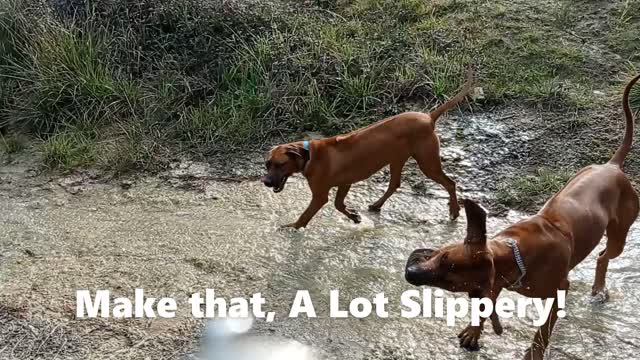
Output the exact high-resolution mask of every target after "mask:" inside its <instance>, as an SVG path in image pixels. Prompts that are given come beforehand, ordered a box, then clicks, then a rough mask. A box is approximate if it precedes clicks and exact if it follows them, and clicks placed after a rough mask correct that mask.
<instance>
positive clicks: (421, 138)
mask: <svg viewBox="0 0 640 360" xmlns="http://www.w3.org/2000/svg"><path fill="white" fill-rule="evenodd" d="M472 85H473V72H472V70H471V68H469V71H468V74H467V80H466V83H465V84H464V87H463V88H462V90H461V91H460V92H459V93H458V94H457V95H456V96H454V97H453V98H451V99H450V100H449V101H447V102H445V103H444V104H442V105H441V106H440V107H438V108H437V109H435V110H434V111H432V112H431V113H419V112H406V113H402V114H399V115H395V116H392V117H389V118H387V119H384V120H381V121H379V122H377V123H375V124H372V125H370V126H367V127H365V128H362V129H358V130H355V131H352V132H350V133H348V134H344V135H338V136H334V137H330V138H325V139H319V140H312V141H298V142H293V143H289V144H282V145H277V146H275V147H274V148H273V149H271V151H270V152H269V155H268V157H267V160H266V167H267V172H268V174H267V175H266V176H264V177H263V178H262V182H263V183H264V185H266V186H267V187H270V188H273V191H274V192H276V193H277V192H280V191H282V189H284V186H285V184H286V182H287V179H288V178H289V176H291V175H293V174H294V173H298V172H300V173H302V174H303V175H304V176H305V177H306V178H307V181H308V183H309V187H310V188H311V193H312V198H311V203H310V204H309V206H308V207H307V209H306V210H305V211H304V213H303V214H302V215H301V216H300V218H299V219H298V221H296V222H295V223H292V224H289V225H286V226H287V227H294V228H296V229H298V228H301V227H305V226H306V225H307V224H308V223H309V221H310V220H311V218H313V216H314V215H315V214H316V213H317V212H318V211H319V210H320V209H321V208H322V207H323V206H324V205H325V204H326V203H327V202H328V201H329V191H330V190H331V188H333V187H336V186H337V187H338V192H337V193H336V198H335V206H336V209H337V210H338V211H340V212H341V213H343V214H345V215H346V216H347V217H348V218H349V219H351V220H352V221H353V222H355V223H359V222H360V216H359V215H358V213H357V212H356V211H354V210H351V209H348V208H347V206H346V205H345V203H344V199H345V197H346V196H347V193H348V192H349V189H350V188H351V184H353V183H356V182H358V181H361V180H364V179H367V178H368V177H370V176H371V175H373V174H374V173H375V172H377V171H379V170H380V169H382V168H383V167H385V166H387V165H389V168H390V172H391V179H390V181H389V187H388V188H387V191H386V192H385V193H384V195H382V197H381V198H380V199H378V201H376V202H374V203H373V204H371V205H370V206H369V210H371V211H379V210H380V208H381V207H382V205H384V203H385V201H387V199H388V198H389V197H390V196H391V195H393V193H394V192H395V191H396V190H397V189H398V187H400V177H401V173H402V168H403V166H404V164H405V163H406V162H407V160H408V159H409V158H410V157H412V158H414V159H415V160H416V161H417V163H418V165H419V166H420V170H422V172H423V173H424V174H425V175H426V176H427V177H428V178H430V179H432V180H433V181H435V182H437V183H438V184H440V185H442V186H444V188H445V189H446V190H447V192H448V193H449V214H450V217H451V219H455V218H457V217H458V214H459V212H460V206H459V205H458V200H457V198H456V183H455V182H454V181H453V180H451V179H450V178H449V177H448V176H447V175H446V174H445V173H444V172H443V171H442V164H441V162H440V141H439V140H438V136H437V135H436V133H435V125H436V120H438V118H439V117H440V116H441V115H442V114H443V113H445V112H446V111H447V110H449V109H451V108H452V107H454V106H455V105H456V104H458V103H459V102H460V101H462V100H463V99H464V97H465V96H466V95H467V94H468V93H469V91H470V90H471V87H472Z"/></svg>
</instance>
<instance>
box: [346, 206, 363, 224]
mask: <svg viewBox="0 0 640 360" xmlns="http://www.w3.org/2000/svg"><path fill="white" fill-rule="evenodd" d="M347 211H348V212H349V219H351V221H353V222H354V223H356V224H360V222H361V221H362V218H361V217H360V214H358V212H357V211H355V210H350V209H348V210H347Z"/></svg>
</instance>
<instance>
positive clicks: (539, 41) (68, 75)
mask: <svg viewBox="0 0 640 360" xmlns="http://www.w3.org/2000/svg"><path fill="white" fill-rule="evenodd" d="M77 3H78V4H81V6H80V7H79V8H77V9H67V10H73V11H67V12H66V13H59V12H57V10H56V9H53V8H51V7H50V6H51V5H49V4H50V3H49V2H41V1H39V0H7V1H4V2H2V3H1V4H0V126H2V127H10V128H13V129H14V130H15V131H19V132H24V133H27V134H30V135H34V136H35V137H38V138H41V139H42V140H43V141H42V143H43V144H44V145H43V153H44V154H45V155H46V157H45V159H46V161H47V164H48V165H49V166H51V167H61V168H69V167H74V166H99V167H102V168H104V169H106V170H113V171H115V172H126V171H128V170H129V169H140V168H142V169H151V168H156V167H157V166H163V164H165V163H166V160H164V159H167V158H168V156H167V154H172V153H174V154H175V153H180V154H185V153H188V154H191V155H192V156H194V157H208V156H210V155H213V154H219V153H225V152H229V153H233V152H234V151H237V150H238V149H246V148H247V147H257V146H260V145H261V144H264V143H266V142H269V141H280V140H281V139H282V138H283V137H284V138H295V137H296V135H297V134H300V133H303V132H307V131H316V132H321V133H324V134H327V135H332V134H336V133H339V132H345V131H348V130H351V129H354V128H356V127H360V126H364V125H367V124H369V123H371V122H372V121H374V120H377V119H380V118H382V117H385V116H388V115H391V114H394V113H397V112H400V111H404V110H407V109H421V110H428V109H430V108H432V107H434V106H436V105H437V104H438V103H440V102H442V101H444V100H446V98H447V97H449V96H451V95H452V94H453V93H454V92H455V91H456V90H457V89H458V88H459V87H460V85H461V83H462V81H463V76H464V69H465V67H466V66H467V64H469V63H474V64H475V65H476V67H477V69H478V73H477V76H478V86H482V87H483V89H484V94H485V98H486V99H485V100H484V102H483V103H481V104H478V106H480V107H482V106H486V107H487V108H488V107H493V106H495V105H504V104H509V103H518V104H525V106H531V107H545V108H552V109H555V110H559V111H576V110H581V109H589V108H592V107H596V106H601V105H602V104H603V103H609V102H610V100H611V99H609V98H606V99H600V98H597V97H594V95H593V90H594V89H605V90H606V89H618V88H619V86H620V83H619V82H618V81H617V79H619V78H620V76H618V75H619V73H620V72H621V71H624V70H625V69H626V70H628V69H629V68H630V67H633V66H634V65H635V66H637V65H638V64H639V63H640V55H639V48H638V46H640V45H638V44H639V43H640V41H637V40H638V37H637V36H638V35H637V34H638V33H639V30H640V29H639V28H638V24H639V23H640V21H638V19H639V18H638V13H639V11H638V10H639V9H638V1H634V0H616V1H613V2H611V4H609V5H608V6H607V7H606V8H604V9H601V8H600V7H599V5H598V4H597V3H596V2H589V1H586V2H580V3H578V4H575V3H574V2H570V1H568V0H563V1H561V2H557V1H551V0H535V1H524V0H516V1H506V0H498V1H475V0H434V1H423V0H402V1H392V0H354V1H333V0H329V1H317V2H312V4H307V5H302V4H300V2H291V1H286V0H275V1H271V2H255V1H249V0H245V1H237V2H225V3H224V5H222V3H221V2H214V1H212V2H201V1H197V0H161V1H158V2H146V1H125V0H97V1H92V2H83V1H80V2H77ZM576 14H584V17H585V18H586V19H587V20H588V19H591V18H594V19H598V22H597V24H598V26H599V27H598V28H597V29H591V28H586V27H585V28H583V26H584V25H583V24H586V23H589V22H588V21H582V19H581V18H578V17H577V15H576ZM598 16H600V17H603V18H604V19H601V18H598ZM34 24H37V25H38V26H33V25H34ZM585 39H587V40H588V42H589V44H590V45H594V46H596V47H597V48H598V49H600V50H599V51H586V50H585V49H586V47H585V45H584V41H585ZM610 53H615V54H620V56H622V57H623V61H620V59H619V58H615V57H611V56H609V55H608V54H610ZM602 54H604V55H602ZM611 92H613V91H611ZM637 94H638V93H637V92H634V95H633V98H634V100H633V101H634V103H637V102H638V101H639V100H637V99H638V95H637ZM579 125H580V124H575V126H579ZM571 126H573V125H571V124H569V125H567V127H568V128H571ZM274 137H275V138H277V139H278V140H270V139H273V138H274ZM90 149H93V150H91V151H90ZM85 152H86V154H84V155H82V156H81V154H83V153H85ZM91 154H93V155H91Z"/></svg>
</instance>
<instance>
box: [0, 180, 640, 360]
mask: <svg viewBox="0 0 640 360" xmlns="http://www.w3.org/2000/svg"><path fill="white" fill-rule="evenodd" d="M424 181H425V183H426V187H427V188H428V189H430V190H431V189H434V190H436V193H439V190H438V185H436V184H434V183H432V182H430V181H428V180H426V179H425V180H424ZM385 187H386V184H385V183H374V182H365V183H362V184H357V185H354V186H353V187H352V190H351V192H350V194H349V196H348V197H347V204H348V206H350V207H352V208H354V209H357V210H358V211H359V212H360V213H361V215H362V216H363V221H362V223H361V224H358V225H356V224H353V223H351V222H350V221H349V220H348V219H346V217H344V215H342V214H340V213H339V212H337V211H335V210H334V209H333V206H332V201H331V202H330V203H329V204H327V205H326V206H325V208H324V209H323V210H322V211H321V212H320V213H319V214H318V215H317V216H316V217H315V218H314V219H313V220H312V221H311V223H310V224H309V226H308V228H307V229H304V230H301V231H293V230H284V231H283V230H280V229H279V228H278V227H279V225H282V224H285V223H289V222H292V221H294V220H295V219H296V218H297V217H298V215H299V214H300V213H301V212H302V211H303V210H304V208H305V207H306V205H307V203H308V201H309V200H310V193H309V190H308V189H307V185H306V183H305V182H304V180H303V179H302V178H299V177H295V178H292V179H290V180H289V184H288V185H287V187H286V188H285V190H284V191H283V192H282V193H280V194H274V193H272V192H271V191H270V190H269V189H266V188H264V187H262V186H261V185H260V184H258V183H257V182H247V183H241V184H228V183H208V184H205V185H203V191H202V192H193V191H182V190H176V189H173V188H170V187H168V186H166V185H163V184H160V183H158V182H156V181H154V180H148V181H147V182H144V183H141V184H137V185H136V186H134V187H133V188H132V189H131V190H128V191H124V190H121V189H119V188H116V187H113V186H109V185H100V186H94V187H91V188H89V189H87V190H85V191H84V192H83V193H81V194H79V195H69V194H67V193H64V192H62V193H60V192H59V191H44V190H43V191H40V192H34V193H31V194H28V195H24V196H22V197H19V198H11V199H9V198H8V197H7V196H2V197H0V204H2V205H1V206H2V210H3V211H1V212H0V223H1V224H2V228H3V229H5V231H4V232H3V233H2V234H0V251H1V252H0V253H1V254H2V255H3V258H2V259H3V265H2V276H1V278H2V283H1V285H0V290H1V291H0V292H1V293H2V294H3V295H2V297H0V300H2V301H3V302H7V301H16V302H20V301H24V300H25V299H27V298H28V299H29V300H28V301H29V303H30V304H31V306H32V308H33V309H34V310H33V311H34V312H37V311H38V310H37V309H38V308H43V309H48V310H46V311H45V313H47V312H51V311H52V310H51V309H58V308H62V307H63V304H68V303H72V302H73V301H74V299H75V298H74V296H75V290H76V289H79V288H89V289H110V290H112V291H113V292H114V293H117V294H124V295H127V294H131V293H132V291H133V289H134V288H135V287H142V288H144V289H145V291H146V292H148V293H149V294H153V295H155V296H173V297H175V298H178V299H180V300H179V302H180V303H181V304H182V305H181V307H183V306H184V304H185V300H186V298H187V297H188V295H189V294H191V293H193V292H198V291H203V289H204V288H207V287H210V288H216V289H218V290H219V292H220V293H221V295H232V296H240V295H245V296H250V295H251V294H253V293H255V292H262V293H263V295H264V296H265V298H266V299H267V305H266V307H267V308H268V310H271V311H275V312H276V313H277V317H276V320H275V321H274V322H272V323H266V322H264V321H258V322H257V324H256V327H255V329H254V330H253V331H254V334H257V335H261V336H278V337H284V338H289V339H294V340H296V341H299V342H301V343H303V344H307V345H309V346H311V347H312V348H313V349H315V350H317V351H318V353H319V354H320V355H321V356H322V357H323V358H328V359H329V358H335V359H449V358H452V357H453V358H463V359H466V358H469V359H471V358H474V359H475V358H478V357H479V358H491V359H513V358H519V357H520V356H522V354H523V352H524V350H525V349H526V347H527V346H528V345H529V342H530V341H531V338H532V337H533V334H534V330H535V329H534V328H533V327H532V326H530V325H527V324H526V323H525V322H524V321H522V320H516V319H505V320H503V325H504V327H505V332H504V334H503V335H502V336H501V337H499V336H496V335H495V334H493V332H492V329H491V326H490V325H489V324H487V325H486V331H485V334H484V335H483V338H482V344H483V347H482V348H481V350H480V351H479V352H478V353H469V352H466V351H465V350H462V349H460V348H459V347H458V342H457V337H456V336H457V334H458V332H459V331H460V330H461V329H462V328H463V327H464V326H466V321H464V322H463V321H459V322H458V323H457V324H456V326H454V327H448V326H447V325H446V323H445V320H444V319H404V318H401V317H400V316H399V310H400V305H399V303H400V301H399V300H400V295H401V294H402V292H404V291H405V290H409V289H412V288H413V287H412V286H411V285H409V284H408V283H406V282H405V280H404V277H403V267H404V264H405V261H406V257H407V256H408V254H409V253H410V252H411V251H412V250H413V249H415V248H417V247H421V246H423V245H424V244H427V245H431V246H440V245H443V244H445V243H450V242H454V241H461V239H462V238H463V236H464V230H465V220H464V217H461V218H460V219H459V220H458V221H456V222H450V221H449V219H448V210H447V209H448V207H447V203H446V202H447V199H446V198H445V197H444V196H435V197H433V196H428V197H427V196H424V195H418V194H416V193H415V192H414V191H412V190H410V189H407V187H406V186H405V187H403V188H402V190H401V191H399V192H398V193H396V194H395V195H394V196H393V197H392V198H391V199H390V200H389V201H388V203H387V204H386V205H385V208H383V210H382V212H381V213H379V214H374V213H369V212H367V211H366V209H367V205H368V204H369V203H371V202H373V201H374V200H376V199H377V198H378V197H379V196H380V195H382V193H383V192H384V189H385ZM522 216H524V215H523V214H519V213H516V212H511V213H509V214H508V216H507V217H506V218H505V217H501V218H491V219H490V221H489V232H490V233H495V232H497V231H498V230H499V229H501V228H503V227H504V226H506V225H507V224H509V223H511V222H514V221H516V220H517V219H520V218H521V217H522ZM639 238H640V231H639V230H638V228H637V226H635V227H634V228H633V231H632V233H631V236H630V239H629V240H628V241H627V247H626V249H625V252H624V253H623V254H622V255H621V256H620V257H619V258H618V259H615V260H614V261H612V262H611V264H610V266H609V273H608V286H609V289H610V292H611V300H610V301H609V302H607V303H605V304H592V303H591V302H590V287H591V283H592V280H593V274H594V267H595V254H596V253H597V251H598V250H599V249H600V248H601V247H602V246H601V247H599V248H598V249H597V250H596V251H594V253H593V254H592V256H590V257H589V258H588V259H587V260H585V261H584V262H583V263H582V264H581V265H580V266H579V267H578V268H577V269H576V270H575V271H574V272H573V273H572V275H571V281H572V284H571V291H570V293H569V296H568V299H567V310H568V313H569V316H568V317H567V318H565V319H561V320H560V321H559V322H558V325H557V327H556V331H555V333H554V336H553V337H552V346H551V354H552V355H553V358H556V359H558V358H559V359H563V358H570V359H573V358H588V357H596V356H598V357H602V358H623V357H631V356H633V355H634V354H635V353H636V352H637V350H638V346H639V345H640V335H638V334H637V332H635V331H632V330H633V329H636V328H637V326H638V323H639V322H640V316H638V313H637V306H638V305H639V304H640V288H639V287H638V284H639V283H640V269H639V267H638V265H637V263H635V261H634V259H637V258H638V257H639V255H640V245H638V243H639V241H638V240H639ZM25 254H32V255H25ZM300 289H305V290H309V292H310V294H311V297H312V299H313V300H314V305H315V308H316V310H317V312H318V318H316V319H288V318H287V314H288V311H289V309H290V305H291V302H292V300H293V297H294V296H295V293H296V291H297V290H300ZM333 289H339V290H340V292H341V299H343V302H341V305H342V307H343V308H344V307H346V306H347V305H348V304H347V303H346V299H353V298H356V297H367V298H369V299H371V298H373V296H374V295H375V294H377V293H378V292H385V295H386V296H387V297H388V298H389V300H390V304H389V305H388V310H389V311H390V314H391V317H390V318H388V319H378V318H376V317H375V316H371V317H369V318H366V319H361V320H360V319H329V318H328V309H329V292H330V291H331V290H333ZM503 293H504V295H503V296H510V297H514V296H517V295H515V294H514V293H510V292H507V291H505V292H503ZM448 295H449V296H463V295H459V294H456V295H454V294H448ZM53 311H55V310H53ZM55 316H60V315H59V314H58V315H55ZM186 318H188V315H187V314H186V313H182V314H181V317H180V318H179V319H175V320H172V321H175V322H180V321H185V320H184V319H186ZM131 324H132V323H130V325H129V326H137V325H136V323H135V322H133V325H131ZM140 328H143V329H144V326H140ZM142 331H147V330H142ZM196 336H197V335H196V334H193V337H194V338H195V337H196ZM99 348H100V345H98V349H99ZM96 351H99V350H96ZM137 351H140V354H141V355H142V354H144V353H145V351H151V349H149V350H145V348H144V347H142V348H141V349H137Z"/></svg>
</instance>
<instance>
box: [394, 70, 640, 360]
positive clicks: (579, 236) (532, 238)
mask: <svg viewBox="0 0 640 360" xmlns="http://www.w3.org/2000/svg"><path fill="white" fill-rule="evenodd" d="M638 79H640V75H638V76H636V77H635V78H633V79H632V80H631V81H630V82H629V84H628V85H627V86H626V88H625V90H624V94H623V96H622V106H623V109H624V115H625V118H626V130H625V134H624V139H623V141H622V145H621V146H620V147H619V148H618V150H617V151H616V152H615V154H614V155H613V157H612V158H611V160H609V162H608V163H606V164H603V165H590V166H587V167H586V168H584V169H582V170H580V171H579V172H578V173H577V174H576V175H575V176H574V177H573V178H572V179H571V180H569V182H568V183H567V184H566V185H565V186H564V188H563V189H562V190H560V191H559V192H558V193H557V194H555V195H554V196H553V197H552V198H551V199H550V200H549V201H548V202H547V203H546V204H545V206H544V207H543V208H542V210H540V212H538V213H537V214H536V215H534V216H532V217H530V218H528V219H525V220H522V221H520V222H518V223H516V224H514V225H511V226H509V227H508V228H506V229H505V230H502V231H501V232H499V233H498V234H497V235H495V236H494V237H493V238H491V239H490V240H489V241H487V236H486V217H487V214H486V212H485V211H484V209H482V207H480V206H479V205H478V204H476V203H474V202H473V201H471V200H465V201H464V208H465V213H466V215H467V236H466V238H465V239H464V242H463V243H461V244H455V245H448V246H444V247H442V248H440V249H437V250H432V249H419V250H415V251H414V252H413V253H412V254H411V255H410V256H409V260H408V261H407V265H406V268H405V278H406V280H407V281H408V282H409V283H411V284H413V285H417V286H420V285H428V286H435V287H439V288H442V289H445V290H449V291H456V292H466V293H468V294H469V297H472V298H476V297H477V298H482V297H487V298H490V299H492V300H493V301H494V302H495V300H496V299H497V298H498V295H499V294H500V291H502V289H504V288H507V289H510V290H513V291H516V292H518V293H520V294H522V295H524V296H528V297H535V298H554V299H555V298H556V296H557V291H558V290H568V289H569V280H568V275H569V271H571V269H573V268H574V267H575V266H576V265H578V264H579V263H580V262H581V261H582V260H584V258H586V257H587V256H588V255H589V253H591V251H593V249H594V248H595V247H596V246H597V245H598V243H599V242H600V239H601V238H602V235H604V233H605V231H606V233H607V246H606V248H605V249H604V250H603V251H602V252H601V253H600V254H599V256H598V260H597V265H596V276H595V280H594V283H593V288H592V295H594V296H595V295H600V296H602V297H604V298H606V289H605V277H606V274H607V266H608V264H609V260H611V259H614V258H616V257H617V256H619V255H620V254H621V253H622V250H623V248H624V245H625V242H626V238H627V233H628V232H629V228H630V227H631V225H632V224H633V222H634V221H635V220H636V218H637V216H638V209H639V204H638V195H637V194H636V191H635V190H634V188H633V186H632V185H631V182H630V181H629V179H627V177H626V176H625V174H624V173H623V172H622V167H623V164H624V160H625V157H626V156H627V155H628V154H629V151H630V150H631V142H632V138H633V114H632V112H631V109H630V108H629V92H630V91H631V88H632V87H633V85H634V84H635V83H636V82H637V81H638ZM557 311H558V307H557V303H556V301H554V304H553V309H552V310H551V313H550V315H549V317H548V318H547V320H546V323H545V324H544V325H542V326H541V327H540V328H539V329H538V331H537V332H536V334H535V337H534V339H533V342H532V344H531V346H530V347H529V349H527V351H526V353H525V357H524V358H525V359H526V360H530V359H536V360H538V359H543V357H544V352H545V349H546V348H547V345H548V344H549V337H550V336H551V331H552V330H553V326H554V324H555V322H556V320H557V318H558V316H557ZM490 319H491V323H492V325H493V330H494V331H495V332H496V334H501V333H502V326H501V325H500V320H499V319H498V317H497V315H496V314H495V312H494V313H493V314H492V315H491V316H490ZM483 320H484V319H483ZM482 329H483V322H481V323H480V326H472V325H469V326H467V328H466V329H464V330H463V331H462V332H461V333H460V334H459V335H458V337H459V339H460V346H462V347H464V348H467V349H469V350H475V349H477V348H478V339H479V338H480V334H481V332H482Z"/></svg>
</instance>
